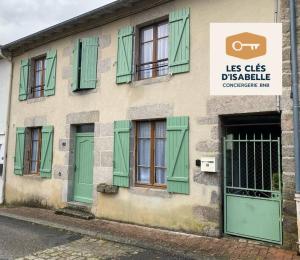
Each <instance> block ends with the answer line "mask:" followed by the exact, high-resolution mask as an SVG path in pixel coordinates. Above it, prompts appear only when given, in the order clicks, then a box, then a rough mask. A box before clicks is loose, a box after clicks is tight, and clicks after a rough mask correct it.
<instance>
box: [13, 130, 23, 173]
mask: <svg viewBox="0 0 300 260" xmlns="http://www.w3.org/2000/svg"><path fill="white" fill-rule="evenodd" d="M24 151H25V127H17V129H16V150H15V158H14V159H15V161H14V173H15V174H16V175H23V169H24Z"/></svg>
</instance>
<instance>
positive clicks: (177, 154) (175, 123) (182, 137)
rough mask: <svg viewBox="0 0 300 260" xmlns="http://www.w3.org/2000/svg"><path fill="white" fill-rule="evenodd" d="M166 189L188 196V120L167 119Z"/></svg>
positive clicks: (185, 118)
mask: <svg viewBox="0 0 300 260" xmlns="http://www.w3.org/2000/svg"><path fill="white" fill-rule="evenodd" d="M166 163H167V189H168V192H173V193H182V194H189V118H188V117H186V116H183V117H169V118H167V145H166Z"/></svg>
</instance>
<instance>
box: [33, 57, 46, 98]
mask: <svg viewBox="0 0 300 260" xmlns="http://www.w3.org/2000/svg"><path fill="white" fill-rule="evenodd" d="M32 64H33V66H32V70H33V71H32V76H33V78H32V81H31V85H30V90H29V98H37V97H42V96H44V89H45V76H46V57H45V56H43V57H41V58H36V59H33V60H32Z"/></svg>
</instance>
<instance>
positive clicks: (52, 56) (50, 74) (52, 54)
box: [44, 50, 57, 96]
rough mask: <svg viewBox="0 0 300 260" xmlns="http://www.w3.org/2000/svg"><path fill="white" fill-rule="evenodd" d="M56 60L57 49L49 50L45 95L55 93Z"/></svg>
mask: <svg viewBox="0 0 300 260" xmlns="http://www.w3.org/2000/svg"><path fill="white" fill-rule="evenodd" d="M56 60H57V58H56V50H50V51H48V52H47V57H46V77H45V89H44V95H45V96H53V95H54V94H55V84H56Z"/></svg>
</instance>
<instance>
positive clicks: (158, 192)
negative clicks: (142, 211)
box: [129, 186, 172, 198]
mask: <svg viewBox="0 0 300 260" xmlns="http://www.w3.org/2000/svg"><path fill="white" fill-rule="evenodd" d="M129 192H130V193H132V194H136V195H142V196H150V197H160V198H171V197H172V194H171V193H168V191H167V189H157V188H152V187H151V188H150V187H139V186H133V187H130V189H129Z"/></svg>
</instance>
